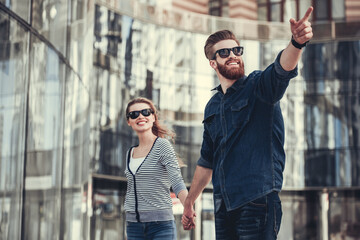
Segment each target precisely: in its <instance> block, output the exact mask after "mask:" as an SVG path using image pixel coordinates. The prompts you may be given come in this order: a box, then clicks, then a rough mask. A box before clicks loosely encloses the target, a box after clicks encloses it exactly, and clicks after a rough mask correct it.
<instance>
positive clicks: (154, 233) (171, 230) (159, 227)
mask: <svg viewBox="0 0 360 240" xmlns="http://www.w3.org/2000/svg"><path fill="white" fill-rule="evenodd" d="M126 235H127V239H128V240H176V224H175V221H174V220H172V221H158V222H144V223H142V222H126Z"/></svg>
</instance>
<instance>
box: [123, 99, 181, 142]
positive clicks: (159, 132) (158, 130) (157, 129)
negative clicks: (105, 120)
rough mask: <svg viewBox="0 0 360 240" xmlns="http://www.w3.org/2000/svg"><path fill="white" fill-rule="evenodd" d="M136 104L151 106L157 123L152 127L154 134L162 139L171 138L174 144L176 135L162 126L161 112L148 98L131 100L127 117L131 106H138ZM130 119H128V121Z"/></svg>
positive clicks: (127, 109) (127, 108)
mask: <svg viewBox="0 0 360 240" xmlns="http://www.w3.org/2000/svg"><path fill="white" fill-rule="evenodd" d="M136 103H145V104H147V105H149V106H150V108H151V110H153V112H154V113H153V114H154V117H155V122H154V125H153V127H152V132H153V134H154V135H155V136H158V137H161V138H170V139H171V140H172V141H173V142H174V138H175V135H176V134H175V133H174V132H173V131H171V130H170V129H168V128H167V127H166V126H164V125H162V124H161V123H160V121H159V116H158V114H159V112H158V111H157V109H156V107H155V105H154V103H153V102H152V101H151V100H150V99H147V98H144V97H138V98H134V99H132V100H130V102H129V103H128V105H127V107H126V116H128V113H129V109H130V106H132V105H134V104H136ZM128 118H129V117H127V119H128Z"/></svg>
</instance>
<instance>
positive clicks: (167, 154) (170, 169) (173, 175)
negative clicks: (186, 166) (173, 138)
mask: <svg viewBox="0 0 360 240" xmlns="http://www.w3.org/2000/svg"><path fill="white" fill-rule="evenodd" d="M162 142H163V144H162V146H161V152H162V154H161V155H162V157H161V164H163V165H164V166H165V168H166V170H167V173H168V176H169V181H170V183H171V187H172V189H173V191H174V193H175V194H176V196H177V195H178V194H179V193H180V192H181V191H182V190H185V189H186V186H185V183H184V179H183V177H182V175H181V171H180V166H179V162H178V159H177V157H176V154H175V151H174V148H173V146H172V145H171V144H170V142H169V141H168V140H166V139H163V141H162Z"/></svg>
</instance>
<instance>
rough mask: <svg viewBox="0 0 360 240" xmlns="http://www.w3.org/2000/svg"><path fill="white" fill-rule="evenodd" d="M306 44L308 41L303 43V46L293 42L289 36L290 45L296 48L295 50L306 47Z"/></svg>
mask: <svg viewBox="0 0 360 240" xmlns="http://www.w3.org/2000/svg"><path fill="white" fill-rule="evenodd" d="M308 42H309V41H307V42H305V43H303V44H300V43H298V42H297V41H295V39H294V37H293V36H291V44H292V45H293V46H294V47H296V48H297V49H302V48H303V47H305V46H306V44H307V43H308Z"/></svg>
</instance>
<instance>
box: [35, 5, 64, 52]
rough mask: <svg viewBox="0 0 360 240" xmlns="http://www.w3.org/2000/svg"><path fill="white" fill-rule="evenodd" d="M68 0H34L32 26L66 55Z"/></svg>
mask: <svg viewBox="0 0 360 240" xmlns="http://www.w3.org/2000/svg"><path fill="white" fill-rule="evenodd" d="M68 2H69V1H67V0H49V1H43V0H34V1H33V2H32V26H33V27H34V28H35V29H37V30H38V31H39V33H40V34H42V35H43V36H44V37H45V38H46V39H48V40H49V41H50V42H51V43H52V44H53V45H54V46H55V48H56V49H57V50H59V51H60V52H61V53H62V54H63V55H66V32H67V28H66V27H67V19H68V18H67V16H68V11H67V9H68V5H67V4H68Z"/></svg>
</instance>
